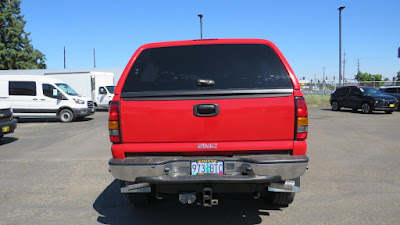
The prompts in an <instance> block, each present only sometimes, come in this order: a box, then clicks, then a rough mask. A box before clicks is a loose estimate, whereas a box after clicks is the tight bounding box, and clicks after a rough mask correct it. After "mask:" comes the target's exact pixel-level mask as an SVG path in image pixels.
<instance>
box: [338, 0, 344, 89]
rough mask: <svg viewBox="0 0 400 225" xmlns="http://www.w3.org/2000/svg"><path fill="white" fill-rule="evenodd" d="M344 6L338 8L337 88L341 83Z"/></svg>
mask: <svg viewBox="0 0 400 225" xmlns="http://www.w3.org/2000/svg"><path fill="white" fill-rule="evenodd" d="M344 8H345V6H340V7H339V87H340V86H341V82H342V10H343V9H344Z"/></svg>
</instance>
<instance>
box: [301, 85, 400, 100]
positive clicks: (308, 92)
mask: <svg viewBox="0 0 400 225" xmlns="http://www.w3.org/2000/svg"><path fill="white" fill-rule="evenodd" d="M300 84H301V89H302V91H303V94H304V98H305V99H306V102H307V106H308V107H329V106H330V103H329V99H330V97H331V94H332V93H333V92H335V91H336V88H338V87H339V83H338V81H329V80H326V81H324V82H319V83H302V82H301V81H300ZM394 85H400V81H357V80H346V82H344V84H342V85H341V86H369V87H374V88H376V89H379V88H381V87H383V86H394Z"/></svg>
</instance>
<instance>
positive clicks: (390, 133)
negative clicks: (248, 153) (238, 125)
mask: <svg viewBox="0 0 400 225" xmlns="http://www.w3.org/2000/svg"><path fill="white" fill-rule="evenodd" d="M107 117H108V114H107V112H105V111H103V112H96V114H95V115H93V116H90V117H88V118H87V119H85V120H84V121H79V122H73V123H67V124H64V123H60V122H58V121H57V120H56V119H21V120H19V123H18V128H17V129H16V131H15V133H13V134H8V135H6V136H5V137H4V138H3V139H1V140H0V224H151V225H154V224H400V213H399V212H400V163H399V162H400V138H399V127H400V112H394V113H393V114H391V115H386V114H384V113H379V112H378V113H374V114H368V115H364V114H361V113H352V112H351V111H341V112H332V111H330V110H329V109H328V108H311V109H309V117H310V119H309V120H310V125H309V133H308V153H307V154H308V156H309V157H310V163H309V170H308V171H307V172H306V174H305V175H304V176H303V177H302V180H301V192H300V193H298V194H296V197H295V200H294V202H293V203H292V204H291V205H290V206H289V207H288V208H275V207H272V206H270V205H266V204H265V203H264V202H263V201H262V200H255V199H253V198H252V197H251V196H250V195H224V196H221V198H220V199H219V200H220V205H219V206H217V207H213V208H203V207H200V206H197V205H190V206H187V205H181V204H180V203H178V201H177V199H167V200H164V201H161V202H157V203H156V204H154V205H152V206H150V207H149V208H145V209H136V208H135V207H133V206H132V205H131V204H130V203H129V202H128V200H127V199H126V198H125V197H124V196H122V195H121V194H120V193H119V183H118V182H117V181H115V180H114V179H113V177H112V175H111V174H110V173H109V171H108V159H109V158H110V157H111V153H110V146H111V144H110V142H109V138H108V129H107Z"/></svg>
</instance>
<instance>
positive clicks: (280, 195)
mask: <svg viewBox="0 0 400 225" xmlns="http://www.w3.org/2000/svg"><path fill="white" fill-rule="evenodd" d="M295 194H296V193H292V192H267V193H266V196H265V201H266V202H267V203H269V204H272V205H274V206H279V207H288V206H289V204H291V203H292V202H293V200H294V196H295Z"/></svg>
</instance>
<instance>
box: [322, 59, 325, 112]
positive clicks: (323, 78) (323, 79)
mask: <svg viewBox="0 0 400 225" xmlns="http://www.w3.org/2000/svg"><path fill="white" fill-rule="evenodd" d="M324 86H325V66H324V70H323V72H322V95H321V106H324V94H325V93H324V92H325V90H324Z"/></svg>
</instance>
